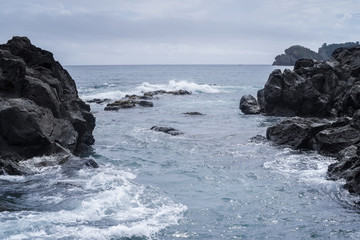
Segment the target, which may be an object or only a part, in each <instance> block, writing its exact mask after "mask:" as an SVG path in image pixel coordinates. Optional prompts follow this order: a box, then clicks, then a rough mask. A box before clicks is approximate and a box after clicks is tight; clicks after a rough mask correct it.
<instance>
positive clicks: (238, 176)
mask: <svg viewBox="0 0 360 240" xmlns="http://www.w3.org/2000/svg"><path fill="white" fill-rule="evenodd" d="M66 69H67V70H68V71H69V72H70V74H71V75H72V77H73V78H74V79H75V81H76V84H77V87H78V91H79V95H80V97H81V98H82V99H83V100H91V99H93V98H101V99H104V98H108V99H111V100H118V99H121V98H123V97H125V95H127V94H137V95H141V94H143V93H144V92H148V91H155V90H166V91H173V90H180V89H183V90H188V91H191V92H192V94H191V95H182V96H177V95H166V94H165V95H157V96H156V99H154V100H152V101H153V103H154V107H152V108H145V107H135V108H133V109H121V110H119V111H104V107H105V105H106V103H104V104H96V103H91V104H90V105H91V109H92V112H93V114H94V116H95V117H96V128H95V130H94V136H95V139H96V142H95V145H94V146H93V150H92V152H91V154H90V156H89V157H91V158H93V159H95V160H96V161H97V162H98V163H99V165H100V167H99V168H97V169H91V168H84V169H81V170H76V171H70V172H69V171H64V169H63V168H62V167H61V166H58V165H56V164H51V162H56V156H49V157H43V158H33V159H29V160H28V161H26V162H24V163H22V164H23V165H24V166H26V167H28V168H29V169H32V171H33V174H31V175H29V176H0V185H1V188H0V210H2V211H0V239H133V240H135V239H136V240H137V239H179V240H180V239H312V238H314V239H360V230H359V229H360V228H359V224H360V221H359V220H360V214H359V212H360V211H359V208H358V206H357V205H356V202H358V201H359V198H358V197H356V196H353V195H350V194H349V193H348V192H347V191H346V190H344V189H343V188H342V185H343V184H344V182H343V181H337V182H334V181H329V180H327V178H326V171H327V167H328V165H329V164H331V163H332V162H334V161H335V160H334V159H332V158H328V157H324V156H320V155H318V154H317V153H315V152H307V151H305V152H304V151H295V150H291V149H289V148H286V147H283V146H275V145H273V144H271V143H269V142H266V141H252V140H251V138H252V137H254V136H256V135H262V136H264V135H265V132H266V128H267V127H268V126H271V125H272V124H274V123H275V122H277V121H279V120H281V118H279V117H267V116H262V115H244V114H243V113H241V111H240V110H239V100H240V98H241V96H242V95H244V94H253V95H255V96H256V92H257V91H258V90H259V89H261V88H262V87H263V86H264V84H265V82H266V80H267V78H268V75H269V74H270V73H271V71H272V70H274V69H275V67H273V66H266V65H160V66H157V65H147V66H67V67H66ZM186 112H200V113H202V114H204V115H200V116H190V115H186V114H184V113H186ZM152 126H167V127H173V128H176V129H178V130H179V131H181V132H183V134H182V135H179V136H171V135H167V134H165V133H161V132H155V131H152V130H150V128H151V127H152ZM44 161H46V162H47V163H48V164H47V165H43V164H41V163H42V162H44Z"/></svg>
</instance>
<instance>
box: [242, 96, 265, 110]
mask: <svg viewBox="0 0 360 240" xmlns="http://www.w3.org/2000/svg"><path fill="white" fill-rule="evenodd" d="M239 108H240V110H241V111H242V112H243V113H244V114H259V113H260V105H259V103H258V102H257V101H256V98H254V97H253V96H252V95H245V96H242V97H241V99H240V106H239Z"/></svg>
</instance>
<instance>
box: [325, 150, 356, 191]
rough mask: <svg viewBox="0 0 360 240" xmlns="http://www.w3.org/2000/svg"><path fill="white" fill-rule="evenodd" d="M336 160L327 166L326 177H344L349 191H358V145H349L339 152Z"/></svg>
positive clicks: (337, 178) (332, 178)
mask: <svg viewBox="0 0 360 240" xmlns="http://www.w3.org/2000/svg"><path fill="white" fill-rule="evenodd" d="M337 160H338V161H337V162H336V163H333V164H331V165H330V166H329V168H328V173H327V175H328V178H329V179H331V180H339V179H342V178H343V179H345V180H346V184H345V186H344V187H345V188H346V189H348V190H349V192H351V193H360V155H359V146H358V145H351V146H349V147H347V148H345V149H343V150H342V151H341V152H339V155H338V157H337Z"/></svg>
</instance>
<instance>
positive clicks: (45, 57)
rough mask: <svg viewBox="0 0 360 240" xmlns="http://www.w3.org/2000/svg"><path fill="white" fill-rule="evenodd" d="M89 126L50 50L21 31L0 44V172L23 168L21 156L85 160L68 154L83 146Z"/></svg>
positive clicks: (84, 108) (67, 77)
mask: <svg viewBox="0 0 360 240" xmlns="http://www.w3.org/2000/svg"><path fill="white" fill-rule="evenodd" d="M94 127H95V118H94V116H93V115H92V114H91V113H90V106H89V105H87V104H85V103H84V102H83V101H82V100H81V99H80V98H79V97H78V92H77V89H76V85H75V82H74V80H73V79H72V78H71V76H70V75H69V73H68V72H67V71H66V70H65V69H64V68H63V67H62V66H61V65H60V63H59V62H57V61H55V59H54V57H53V54H52V53H51V52H48V51H45V50H42V49H40V48H38V47H36V46H34V45H32V44H31V42H30V40H29V39H28V38H26V37H14V38H12V39H11V40H9V41H8V42H7V43H6V44H3V45H0V174H26V172H24V171H23V170H22V168H21V167H20V165H21V164H20V163H21V161H23V160H26V159H29V158H33V157H41V156H48V155H53V154H57V155H61V156H63V159H59V161H58V162H59V164H61V163H65V162H69V161H70V162H71V161H74V162H79V163H80V162H81V163H80V164H85V165H89V161H88V162H86V161H84V160H81V161H80V160H79V158H76V157H74V156H73V154H74V155H77V156H80V155H82V154H84V153H86V152H87V151H89V148H90V146H91V145H92V144H93V143H94V137H93V135H92V132H93V129H94ZM69 156H70V157H69ZM90 162H92V161H90ZM44 164H46V163H44ZM90 165H91V166H96V164H95V163H90Z"/></svg>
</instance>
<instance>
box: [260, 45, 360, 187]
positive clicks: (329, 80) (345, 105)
mask: <svg viewBox="0 0 360 240" xmlns="http://www.w3.org/2000/svg"><path fill="white" fill-rule="evenodd" d="M332 56H333V58H332V59H330V60H328V61H327V62H317V61H314V60H311V59H302V60H299V61H297V62H296V63H295V66H294V70H293V71H290V70H284V72H281V71H280V70H274V71H273V72H272V73H271V74H270V76H269V79H268V81H267V82H266V84H265V87H264V89H261V90H260V91H259V92H258V95H257V97H258V102H259V104H260V107H261V111H262V112H264V113H265V114H267V115H275V116H290V117H294V116H300V117H308V118H299V117H294V118H291V119H286V120H285V121H282V122H279V123H277V124H275V125H274V126H271V127H269V128H268V129H267V132H266V136H267V138H268V139H269V140H271V141H273V142H274V143H277V144H281V145H288V146H291V147H293V148H295V149H310V150H317V151H318V152H319V153H321V154H326V155H330V156H336V157H337V159H338V162H337V163H334V164H332V165H330V166H329V169H328V176H329V178H330V179H340V178H344V179H345V180H346V185H345V187H346V188H347V189H349V191H350V192H353V193H357V194H360V161H359V159H360V150H359V146H360V46H356V47H352V48H348V49H337V50H335V51H334V52H333V54H332ZM314 117H319V118H314ZM334 119H336V120H334Z"/></svg>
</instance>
